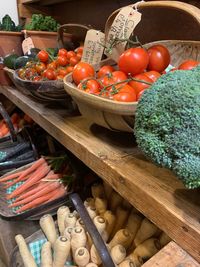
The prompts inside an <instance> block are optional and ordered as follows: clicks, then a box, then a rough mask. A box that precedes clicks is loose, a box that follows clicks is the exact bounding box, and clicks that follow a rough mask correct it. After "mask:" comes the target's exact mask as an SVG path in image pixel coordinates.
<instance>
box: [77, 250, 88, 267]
mask: <svg viewBox="0 0 200 267" xmlns="http://www.w3.org/2000/svg"><path fill="white" fill-rule="evenodd" d="M74 261H75V263H76V264H77V265H78V266H79V267H85V266H86V265H87V264H88V263H89V261H90V254H89V252H88V250H87V249H86V248H85V247H80V248H78V249H77V250H76V252H75V255H74Z"/></svg>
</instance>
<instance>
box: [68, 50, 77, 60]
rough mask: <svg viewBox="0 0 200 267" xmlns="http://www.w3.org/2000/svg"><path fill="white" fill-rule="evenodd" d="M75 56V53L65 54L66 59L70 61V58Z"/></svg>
mask: <svg viewBox="0 0 200 267" xmlns="http://www.w3.org/2000/svg"><path fill="white" fill-rule="evenodd" d="M74 56H76V53H75V52H74V51H68V52H67V58H68V59H70V58H71V57H74Z"/></svg>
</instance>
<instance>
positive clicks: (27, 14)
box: [18, 4, 52, 18]
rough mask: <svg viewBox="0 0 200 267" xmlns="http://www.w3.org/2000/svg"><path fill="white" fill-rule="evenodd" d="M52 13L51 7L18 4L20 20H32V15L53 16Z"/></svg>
mask: <svg viewBox="0 0 200 267" xmlns="http://www.w3.org/2000/svg"><path fill="white" fill-rule="evenodd" d="M51 11H52V10H51V8H50V7H44V6H40V5H24V4H18V13H19V17H20V18H31V17H32V14H43V15H51Z"/></svg>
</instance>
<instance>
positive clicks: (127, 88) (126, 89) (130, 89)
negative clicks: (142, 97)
mask: <svg viewBox="0 0 200 267" xmlns="http://www.w3.org/2000/svg"><path fill="white" fill-rule="evenodd" d="M119 92H120V93H121V92H126V93H130V94H132V95H135V99H136V91H135V89H134V88H133V87H131V86H130V85H128V84H125V85H124V86H122V88H120V89H119Z"/></svg>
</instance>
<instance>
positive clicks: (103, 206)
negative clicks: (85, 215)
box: [95, 197, 107, 215]
mask: <svg viewBox="0 0 200 267" xmlns="http://www.w3.org/2000/svg"><path fill="white" fill-rule="evenodd" d="M95 207H96V210H97V212H98V214H99V215H103V214H104V213H105V212H106V210H107V200H106V199H105V198H100V197H96V198H95Z"/></svg>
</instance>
